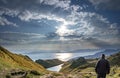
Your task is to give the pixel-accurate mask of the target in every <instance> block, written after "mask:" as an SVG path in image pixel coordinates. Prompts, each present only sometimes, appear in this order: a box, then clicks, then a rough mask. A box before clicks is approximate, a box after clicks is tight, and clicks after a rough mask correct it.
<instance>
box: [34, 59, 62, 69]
mask: <svg viewBox="0 0 120 78" xmlns="http://www.w3.org/2000/svg"><path fill="white" fill-rule="evenodd" d="M35 62H36V63H38V64H40V65H42V66H44V67H45V68H49V67H53V66H57V65H60V64H62V63H63V61H61V60H59V59H49V60H41V59H38V60H36V61H35Z"/></svg>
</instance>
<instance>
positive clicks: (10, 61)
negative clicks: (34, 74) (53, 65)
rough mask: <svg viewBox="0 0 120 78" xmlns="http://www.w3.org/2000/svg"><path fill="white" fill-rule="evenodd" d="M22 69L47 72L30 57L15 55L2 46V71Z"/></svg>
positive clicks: (0, 66)
mask: <svg viewBox="0 0 120 78" xmlns="http://www.w3.org/2000/svg"><path fill="white" fill-rule="evenodd" d="M13 69H22V70H34V71H38V72H42V73H44V72H46V70H45V68H44V67H43V66H41V65H40V64H37V63H35V62H33V61H32V60H31V59H30V58H29V57H28V56H23V55H21V54H19V55H18V54H14V53H11V52H10V51H8V50H7V49H5V48H3V47H1V46H0V71H3V70H4V71H5V70H9V71H10V70H13Z"/></svg>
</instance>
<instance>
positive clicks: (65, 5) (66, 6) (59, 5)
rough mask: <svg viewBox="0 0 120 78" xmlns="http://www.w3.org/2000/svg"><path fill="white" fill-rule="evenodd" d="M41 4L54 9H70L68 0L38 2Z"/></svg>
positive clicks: (41, 0) (42, 0) (43, 0)
mask: <svg viewBox="0 0 120 78" xmlns="http://www.w3.org/2000/svg"><path fill="white" fill-rule="evenodd" d="M40 3H41V4H46V5H51V6H55V8H63V9H64V10H68V9H69V7H70V3H71V1H70V0H40Z"/></svg>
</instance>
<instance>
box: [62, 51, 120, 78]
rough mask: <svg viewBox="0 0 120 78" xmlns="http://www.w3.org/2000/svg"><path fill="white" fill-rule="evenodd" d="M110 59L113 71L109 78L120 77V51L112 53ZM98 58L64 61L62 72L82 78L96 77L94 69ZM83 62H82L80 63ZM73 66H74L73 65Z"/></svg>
mask: <svg viewBox="0 0 120 78" xmlns="http://www.w3.org/2000/svg"><path fill="white" fill-rule="evenodd" d="M107 59H108V60H109V61H110V65H111V73H110V74H109V75H107V77H108V78H119V77H120V71H119V70H120V52H119V53H117V54H114V55H111V56H110V57H108V58H107ZM97 60H98V59H86V62H85V61H81V59H79V58H78V59H75V60H70V61H67V62H65V63H64V65H63V67H62V69H61V70H60V72H63V73H70V74H73V75H80V76H82V78H96V73H95V71H94V69H95V68H94V67H95V64H96V62H97ZM79 62H81V63H79ZM76 63H78V65H77V66H76ZM71 66H72V67H71Z"/></svg>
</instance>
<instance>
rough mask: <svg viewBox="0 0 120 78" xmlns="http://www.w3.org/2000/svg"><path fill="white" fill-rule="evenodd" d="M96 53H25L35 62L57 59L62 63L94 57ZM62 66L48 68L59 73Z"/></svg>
mask: <svg viewBox="0 0 120 78" xmlns="http://www.w3.org/2000/svg"><path fill="white" fill-rule="evenodd" d="M95 53H97V52H96V51H95V52H75V53H57V52H54V53H52V52H50V53H48V52H46V53H43V52H35V53H24V55H27V56H29V57H30V58H31V59H32V60H33V61H35V60H38V59H43V60H45V59H56V58H57V59H59V60H62V61H67V60H69V59H72V58H76V57H82V56H87V55H93V54H95ZM61 66H62V64H61V65H58V66H54V67H50V68H48V70H50V71H56V72H59V70H60V69H61Z"/></svg>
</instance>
